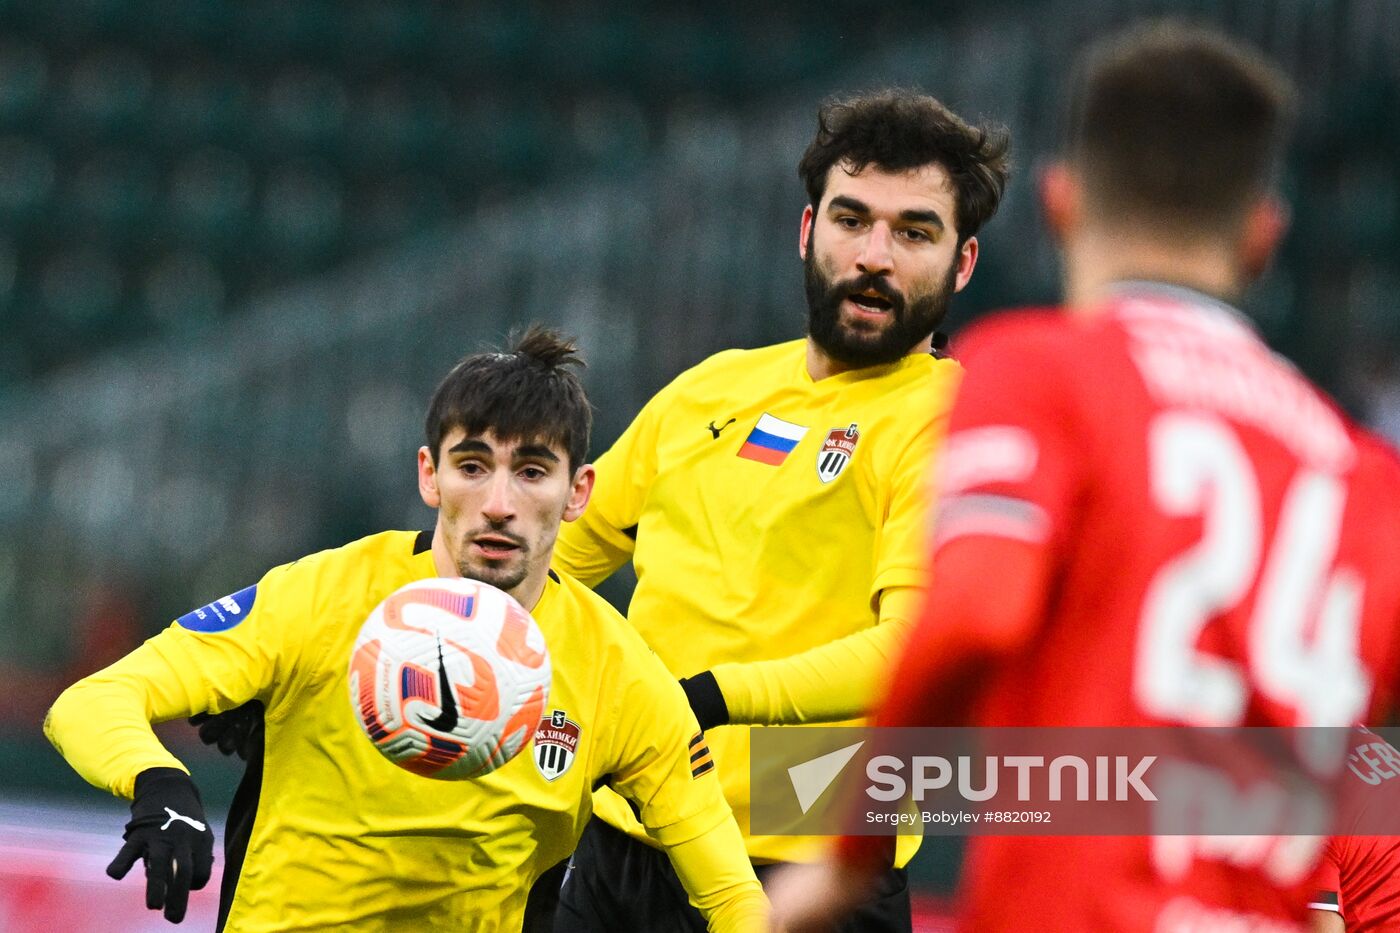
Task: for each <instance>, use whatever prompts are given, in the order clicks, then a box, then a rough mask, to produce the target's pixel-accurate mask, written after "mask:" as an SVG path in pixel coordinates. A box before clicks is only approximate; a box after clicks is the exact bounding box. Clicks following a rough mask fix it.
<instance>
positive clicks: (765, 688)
mask: <svg viewBox="0 0 1400 933" xmlns="http://www.w3.org/2000/svg"><path fill="white" fill-rule="evenodd" d="M960 375H961V369H960V368H959V367H958V365H957V364H956V363H954V362H952V361H950V360H938V359H934V358H933V357H931V356H929V355H927V354H914V355H911V356H908V357H905V358H904V359H902V360H900V361H898V362H895V363H891V364H889V365H885V366H876V367H870V368H866V369H860V370H853V371H850V372H846V373H842V374H840V375H836V376H832V377H829V378H826V379H821V380H816V381H814V380H813V379H812V378H811V376H810V375H809V373H808V371H807V366H806V344H805V341H802V340H795V341H791V342H788V343H783V344H778V345H775V346H770V347H764V348H761V349H757V350H731V351H726V352H724V353H720V354H717V355H715V356H713V357H710V358H709V359H707V360H705V361H704V362H702V363H700V364H699V365H698V366H695V367H694V368H692V369H690V370H688V371H687V372H685V373H682V374H681V375H680V376H679V377H677V378H676V379H675V380H674V381H673V382H672V383H671V384H670V385H668V386H666V387H665V388H664V389H662V390H661V391H660V392H659V393H657V395H656V396H655V397H654V398H653V399H652V400H651V401H650V402H648V403H647V405H646V406H645V407H644V408H643V409H642V411H641V413H640V414H638V416H637V418H636V419H635V420H634V421H633V422H632V424H631V425H630V426H629V427H628V428H627V430H626V431H625V432H623V434H622V436H621V437H620V438H619V439H618V440H617V442H616V443H615V444H614V445H613V446H612V448H611V449H609V450H608V451H607V452H606V453H605V454H603V455H602V456H601V457H600V458H599V459H598V461H597V474H598V478H597V482H596V484H595V487H594V490H593V496H592V499H591V500H590V503H589V506H588V510H587V512H586V513H585V514H584V516H583V517H582V518H581V519H580V520H579V521H577V522H574V523H573V524H571V525H569V526H566V527H565V528H564V529H563V530H562V532H561V534H560V538H559V541H558V543H557V545H556V547H555V558H554V565H555V567H557V568H559V569H561V570H563V571H565V572H567V573H569V574H572V575H574V576H575V577H577V578H578V579H579V580H580V581H581V582H583V583H586V584H588V585H590V586H592V585H596V584H597V583H598V582H599V581H601V580H602V579H604V578H606V577H607V576H608V575H609V574H611V573H612V572H613V571H614V570H616V569H617V568H618V567H619V566H621V565H622V564H623V563H625V562H626V561H627V559H628V558H629V557H630V558H631V559H632V560H633V562H634V565H635V568H636V572H637V588H636V591H635V593H634V595H633V597H632V603H631V606H630V608H629V609H628V620H629V621H630V622H631V623H632V625H634V626H635V627H636V629H637V630H638V631H639V632H640V633H641V634H642V637H643V638H644V639H645V640H646V642H647V644H649V645H651V647H652V648H653V649H654V650H655V651H656V653H657V654H658V655H659V656H660V657H661V660H662V661H663V662H665V664H666V666H667V668H669V669H670V671H671V672H672V673H673V674H674V675H676V676H677V677H688V676H691V675H693V674H696V673H699V672H701V671H704V670H709V669H712V670H713V671H714V673H715V677H716V679H717V681H718V682H719V685H720V687H721V689H722V691H723V693H724V695H725V699H726V702H727V704H728V706H729V710H730V715H731V721H732V722H734V723H771V724H797V723H804V722H818V721H821V722H834V721H843V720H849V719H852V718H855V717H858V716H861V715H863V714H864V713H865V712H866V711H868V710H869V709H870V708H871V707H872V705H873V703H874V702H875V701H877V700H878V698H879V696H880V694H881V686H880V685H881V678H882V676H883V675H884V673H885V672H886V671H887V670H888V668H889V666H890V664H891V663H892V662H893V659H894V657H895V656H896V653H897V651H898V649H899V647H900V645H901V643H902V637H903V635H904V634H905V633H906V632H907V630H908V626H909V625H910V624H911V623H912V622H913V618H912V616H913V612H914V611H915V608H916V607H917V605H918V599H917V594H918V592H919V591H920V588H921V587H922V585H923V568H924V562H925V537H926V532H925V524H926V521H927V512H928V505H929V489H928V476H929V464H930V459H931V458H932V456H933V452H934V448H935V445H936V444H937V442H938V440H939V438H940V436H941V434H942V431H943V428H944V425H945V422H946V416H947V412H948V410H949V407H950V406H951V404H952V398H953V394H954V392H955V390H956V386H957V383H958V380H959V378H960ZM706 735H707V738H709V740H710V743H711V749H712V751H713V754H714V760H715V766H716V769H717V770H718V771H719V774H720V780H721V782H722V783H723V785H724V791H725V796H726V797H727V798H728V800H729V802H730V804H731V805H732V806H733V807H734V812H735V815H736V816H737V817H738V819H739V825H740V827H741V828H742V829H744V830H745V833H746V835H747V829H748V825H749V819H748V817H749V798H750V795H749V735H748V729H747V727H745V726H742V725H731V726H723V727H719V728H716V729H712V730H710V731H709V732H708V733H707V734H706ZM596 806H597V810H598V814H599V816H600V817H602V818H604V819H606V820H608V821H609V822H610V823H613V824H614V825H616V826H619V827H620V828H623V829H625V830H627V831H629V832H632V833H633V834H634V835H636V834H639V832H640V830H639V827H638V826H637V824H636V821H635V820H634V819H633V818H632V816H631V814H630V813H629V812H628V809H627V807H626V806H625V805H624V804H623V803H622V802H621V801H620V800H618V799H617V798H616V797H615V795H611V794H609V793H608V792H606V791H600V793H599V794H598V800H597V802H596ZM747 841H748V847H749V853H750V855H751V856H753V857H754V858H758V859H780V860H803V859H804V858H809V857H811V853H812V852H813V851H814V850H813V846H812V843H811V841H810V840H801V839H798V838H796V837H781V838H780V837H750V838H748V840H747ZM912 849H913V846H912V845H909V844H906V845H905V846H904V847H902V851H901V863H902V862H903V861H904V860H907V858H908V855H909V854H910V853H911V852H912Z"/></svg>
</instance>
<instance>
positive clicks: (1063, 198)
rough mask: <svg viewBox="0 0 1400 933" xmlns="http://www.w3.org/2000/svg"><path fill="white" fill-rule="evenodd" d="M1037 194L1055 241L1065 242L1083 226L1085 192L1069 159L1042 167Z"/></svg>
mask: <svg viewBox="0 0 1400 933" xmlns="http://www.w3.org/2000/svg"><path fill="white" fill-rule="evenodd" d="M1036 193H1037V194H1038V195H1039V197H1040V212H1041V214H1042V215H1043V216H1044V218H1045V226H1046V228H1047V229H1048V230H1049V231H1050V235H1051V236H1052V237H1054V239H1055V242H1057V243H1064V241H1065V239H1066V238H1067V237H1068V236H1069V234H1070V232H1071V231H1073V230H1074V228H1075V227H1077V226H1079V221H1080V217H1081V216H1082V214H1083V210H1084V193H1083V188H1082V186H1081V185H1080V183H1079V179H1078V177H1076V175H1075V174H1074V170H1073V169H1072V168H1070V166H1069V165H1068V164H1067V163H1065V162H1051V163H1050V164H1049V165H1047V166H1045V167H1044V168H1042V169H1041V170H1040V174H1039V176H1038V177H1037V184H1036Z"/></svg>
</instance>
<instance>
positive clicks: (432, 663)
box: [350, 577, 550, 781]
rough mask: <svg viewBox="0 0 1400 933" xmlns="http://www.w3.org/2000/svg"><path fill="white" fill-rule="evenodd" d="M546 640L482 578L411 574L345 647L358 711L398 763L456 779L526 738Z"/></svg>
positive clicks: (545, 684) (539, 696)
mask: <svg viewBox="0 0 1400 933" xmlns="http://www.w3.org/2000/svg"><path fill="white" fill-rule="evenodd" d="M549 682H550V664H549V649H548V648H547V647H546V646H545V643H544V635H543V634H542V633H541V632H540V628H539V626H538V625H536V624H535V620H534V619H533V618H531V617H530V614H529V613H528V612H526V611H525V610H524V609H523V608H522V607H521V605H520V604H519V603H517V602H516V601H515V600H514V599H512V598H511V597H510V596H509V595H508V594H506V593H504V592H502V591H501V590H498V589H496V588H495V587H494V586H491V585H489V584H486V583H480V582H478V581H476V580H467V579H463V578H460V577H459V578H438V579H431V580H416V581H414V582H413V583H410V584H408V585H407V586H405V587H403V588H401V589H399V590H397V591H396V592H394V593H393V594H391V595H390V596H389V597H388V598H387V599H385V600H384V602H382V603H380V604H379V605H378V606H376V607H375V609H374V612H372V613H370V616H369V618H368V619H367V620H365V624H364V626H363V627H362V628H361V629H360V635H359V637H358V638H357V639H356V640H355V649H354V651H352V652H351V654H350V703H351V707H352V709H353V711H354V715H355V721H356V722H358V723H359V724H360V728H362V729H363V730H364V732H365V735H366V736H368V737H369V740H370V741H371V742H373V743H374V747H375V748H377V749H379V751H380V753H381V754H383V755H384V757H385V758H388V759H389V760H390V761H392V762H393V763H394V764H396V765H398V766H399V767H401V768H406V769H408V770H409V771H412V772H413V773H414V774H421V775H423V776H424V777H430V778H439V779H441V780H447V781H458V780H463V779H466V778H472V777H477V776H479V775H482V774H487V773H489V772H491V771H494V770H496V769H497V768H499V767H500V766H501V765H503V764H505V763H506V762H508V761H510V760H511V759H512V758H514V757H515V756H516V754H517V753H519V751H520V750H521V749H522V748H524V747H525V745H526V743H527V742H529V741H530V737H531V736H532V735H534V732H535V729H536V727H537V726H539V723H540V719H541V717H542V716H543V714H544V709H545V705H546V704H547V703H548V702H549Z"/></svg>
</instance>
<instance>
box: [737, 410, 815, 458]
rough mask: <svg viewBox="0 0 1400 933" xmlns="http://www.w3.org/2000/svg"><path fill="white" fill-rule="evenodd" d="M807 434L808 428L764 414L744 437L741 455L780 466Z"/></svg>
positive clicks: (740, 450)
mask: <svg viewBox="0 0 1400 933" xmlns="http://www.w3.org/2000/svg"><path fill="white" fill-rule="evenodd" d="M806 434H807V428H806V427H804V426H802V425H800V424H793V423H792V422H790V421H784V420H782V419H781V418H774V417H773V416H772V415H770V414H767V413H766V412H765V413H764V414H763V416H762V417H761V418H759V419H758V424H756V425H754V426H753V430H751V431H749V436H748V437H746V438H744V446H742V447H740V448H739V456H741V457H743V458H744V459H745V460H757V461H758V462H759V463H767V464H769V465H770V466H778V465H780V464H781V463H782V462H783V461H784V460H786V459H787V456H788V454H790V453H792V451H793V448H795V447H796V446H797V444H798V442H799V441H801V440H802V438H803V437H804V436H805V435H806Z"/></svg>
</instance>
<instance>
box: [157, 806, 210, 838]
mask: <svg viewBox="0 0 1400 933" xmlns="http://www.w3.org/2000/svg"><path fill="white" fill-rule="evenodd" d="M165 812H166V813H169V814H170V818H169V819H167V820H166V821H165V824H164V825H163V826H161V829H162V830H165V829H169V828H170V824H171V823H173V822H175V821H176V820H179V821H180V822H181V823H189V824H190V825H191V826H193V827H194V828H195V831H196V832H201V833H202V832H204V830H205V829H206V828H207V827H206V826H205V825H204V824H203V823H201V822H200V821H199V820H192V819H190V818H189V817H188V816H181V815H180V814H178V813H176V812H175V811H174V810H172V809H170V808H169V807H166V808H165Z"/></svg>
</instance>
